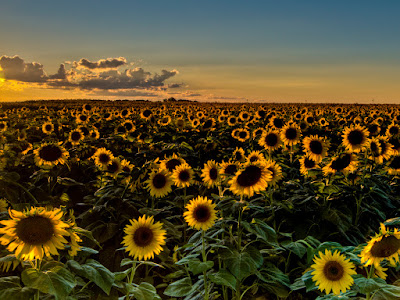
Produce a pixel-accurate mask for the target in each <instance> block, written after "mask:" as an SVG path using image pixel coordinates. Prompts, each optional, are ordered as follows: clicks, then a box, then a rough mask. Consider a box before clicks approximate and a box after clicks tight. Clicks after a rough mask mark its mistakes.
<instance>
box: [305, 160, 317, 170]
mask: <svg viewBox="0 0 400 300" xmlns="http://www.w3.org/2000/svg"><path fill="white" fill-rule="evenodd" d="M304 166H305V167H306V168H307V169H312V168H314V167H315V161H313V160H312V159H309V158H306V159H305V160H304Z"/></svg>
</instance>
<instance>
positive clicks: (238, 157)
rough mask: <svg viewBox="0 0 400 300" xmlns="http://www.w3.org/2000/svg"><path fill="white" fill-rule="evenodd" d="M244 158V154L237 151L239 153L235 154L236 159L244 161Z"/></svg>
mask: <svg viewBox="0 0 400 300" xmlns="http://www.w3.org/2000/svg"><path fill="white" fill-rule="evenodd" d="M242 158H243V155H242V153H240V152H239V151H237V152H236V153H235V159H236V160H239V161H240V160H242Z"/></svg>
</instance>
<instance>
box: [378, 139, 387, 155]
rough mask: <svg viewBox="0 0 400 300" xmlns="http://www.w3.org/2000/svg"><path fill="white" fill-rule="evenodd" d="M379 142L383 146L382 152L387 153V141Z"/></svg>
mask: <svg viewBox="0 0 400 300" xmlns="http://www.w3.org/2000/svg"><path fill="white" fill-rule="evenodd" d="M379 144H380V146H381V154H385V153H386V150H387V149H386V143H385V142H383V141H379Z"/></svg>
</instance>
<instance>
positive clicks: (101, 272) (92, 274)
mask: <svg viewBox="0 0 400 300" xmlns="http://www.w3.org/2000/svg"><path fill="white" fill-rule="evenodd" d="M67 265H68V267H70V268H71V269H72V270H73V271H74V272H75V273H76V274H78V275H79V276H82V277H85V278H86V279H89V280H91V281H93V282H94V283H95V284H96V285H97V286H98V287H100V288H101V289H102V290H103V291H104V292H105V293H106V294H107V295H109V294H110V291H111V286H112V285H113V283H114V281H115V276H114V274H113V273H112V272H111V271H110V270H108V269H107V268H106V267H104V266H103V265H102V264H100V263H99V262H97V261H95V260H94V259H89V260H88V261H87V262H86V264H84V265H80V264H79V263H78V262H76V261H74V260H69V261H68V262H67Z"/></svg>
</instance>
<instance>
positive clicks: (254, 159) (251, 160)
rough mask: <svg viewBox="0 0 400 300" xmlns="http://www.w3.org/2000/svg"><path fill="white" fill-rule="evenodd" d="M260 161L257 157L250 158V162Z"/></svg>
mask: <svg viewBox="0 0 400 300" xmlns="http://www.w3.org/2000/svg"><path fill="white" fill-rule="evenodd" d="M257 160H258V157H257V156H256V155H254V156H252V157H250V162H255V161H257Z"/></svg>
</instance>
